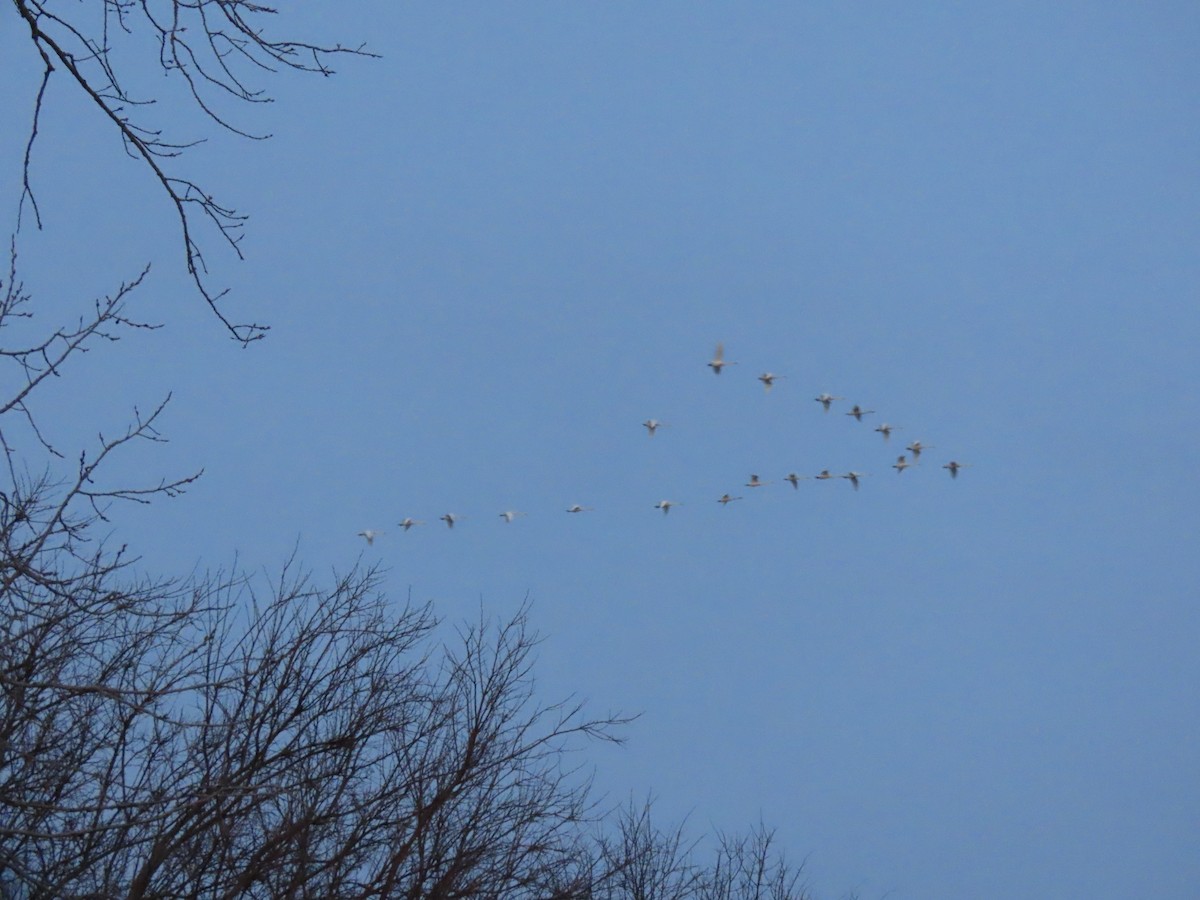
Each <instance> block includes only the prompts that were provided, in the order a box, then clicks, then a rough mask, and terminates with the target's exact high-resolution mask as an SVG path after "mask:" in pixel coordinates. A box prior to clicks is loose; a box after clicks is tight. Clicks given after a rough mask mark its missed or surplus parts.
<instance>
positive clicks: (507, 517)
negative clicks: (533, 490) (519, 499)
mask: <svg viewBox="0 0 1200 900" xmlns="http://www.w3.org/2000/svg"><path fill="white" fill-rule="evenodd" d="M523 515H525V513H523V512H519V511H518V510H515V509H509V510H505V511H504V512H502V513H500V518H502V519H503V520H504V521H505V522H510V523H511V522H512V520H513V519H515V518H517V517H518V516H523Z"/></svg>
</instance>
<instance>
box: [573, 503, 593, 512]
mask: <svg viewBox="0 0 1200 900" xmlns="http://www.w3.org/2000/svg"><path fill="white" fill-rule="evenodd" d="M591 509H592V508H591V507H590V506H580V505H579V504H578V503H575V504H572V505H571V506H568V507H567V512H569V513H581V512H591Z"/></svg>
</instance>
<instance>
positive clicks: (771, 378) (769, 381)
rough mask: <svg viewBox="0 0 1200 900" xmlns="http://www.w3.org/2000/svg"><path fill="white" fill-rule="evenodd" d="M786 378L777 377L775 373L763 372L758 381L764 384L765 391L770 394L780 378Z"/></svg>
mask: <svg viewBox="0 0 1200 900" xmlns="http://www.w3.org/2000/svg"><path fill="white" fill-rule="evenodd" d="M786 377H787V376H785V375H776V374H775V373H774V372H763V373H762V374H761V375H759V376H758V380H759V381H761V382H762V383H763V390H764V391H767V392H768V393H769V392H770V390H771V387H772V386H773V385H774V384H775V382H776V381H778V380H779V379H780V378H786Z"/></svg>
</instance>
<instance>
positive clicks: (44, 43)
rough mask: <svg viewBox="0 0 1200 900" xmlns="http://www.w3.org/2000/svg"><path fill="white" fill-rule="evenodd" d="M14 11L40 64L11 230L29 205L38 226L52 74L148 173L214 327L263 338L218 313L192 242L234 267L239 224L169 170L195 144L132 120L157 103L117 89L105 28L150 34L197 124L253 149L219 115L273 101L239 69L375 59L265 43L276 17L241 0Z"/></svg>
mask: <svg viewBox="0 0 1200 900" xmlns="http://www.w3.org/2000/svg"><path fill="white" fill-rule="evenodd" d="M12 3H13V6H14V8H15V9H16V11H17V13H18V14H19V15H20V16H21V18H22V19H23V20H24V22H25V23H26V25H27V27H28V28H29V34H30V39H31V40H32V42H33V44H34V46H35V48H36V49H37V52H38V54H39V56H40V58H41V59H42V63H43V72H42V80H41V85H40V86H39V89H38V91H37V95H36V99H35V101H34V110H33V121H32V126H31V128H30V135H29V141H28V143H27V144H26V151H25V160H24V166H23V172H22V176H23V189H22V193H21V202H20V204H19V206H18V227H19V225H20V211H21V210H22V209H23V208H24V204H25V200H26V199H28V200H29V203H30V207H31V208H32V209H33V212H34V217H35V221H36V224H37V227H38V228H41V227H42V219H41V213H40V210H39V209H38V206H37V199H36V196H35V194H34V191H33V188H32V184H31V179H30V168H31V159H32V151H33V145H34V140H35V138H36V137H37V133H38V123H39V121H40V119H41V115H42V110H43V104H44V102H45V97H46V87H47V85H48V84H49V81H50V77H51V75H52V73H54V72H55V71H63V72H65V73H67V76H68V78H69V80H70V82H71V83H72V84H74V85H75V86H76V87H77V88H78V89H79V90H80V91H82V93H83V95H84V96H85V97H87V98H88V99H89V100H90V101H91V103H92V104H93V105H94V106H95V107H96V108H97V109H98V110H99V111H100V112H101V114H102V115H103V116H104V117H105V118H106V119H108V121H110V122H111V123H112V125H113V126H114V128H115V129H116V131H117V134H118V135H119V136H120V138H121V140H122V141H123V143H124V146H125V149H126V151H127V152H128V153H129V154H130V156H132V157H133V158H134V159H136V160H138V161H140V162H141V163H142V164H143V165H144V166H145V167H146V168H147V169H149V170H150V172H151V173H152V175H153V176H154V178H155V179H156V180H157V182H158V183H159V185H160V186H161V187H162V189H163V192H164V193H165V194H166V196H167V198H168V200H169V201H170V203H171V205H172V207H173V208H174V210H175V217H176V219H177V220H178V223H179V229H180V236H181V238H182V242H183V248H184V258H185V261H186V265H187V270H188V273H189V275H190V276H191V278H192V281H193V283H194V284H195V286H196V289H197V290H198V291H199V292H200V295H201V296H202V297H203V298H204V300H205V302H206V303H207V304H208V305H209V307H210V308H211V309H212V311H213V312H214V313H215V314H216V316H217V318H218V319H219V320H220V321H221V323H222V324H223V325H224V326H225V328H226V329H227V330H228V331H229V333H230V334H231V335H232V336H233V337H234V338H235V339H236V340H238V341H240V342H242V343H243V344H245V343H249V342H251V341H254V340H257V339H259V338H261V337H263V336H264V335H265V333H266V330H267V327H266V326H265V325H262V324H259V323H244V324H239V323H235V322H233V321H232V320H231V319H229V318H228V317H227V316H226V315H225V313H224V312H223V311H222V309H221V308H220V307H221V303H220V301H221V300H222V299H223V298H224V296H225V295H226V294H227V293H228V289H220V290H218V289H215V288H213V287H212V286H211V285H210V284H209V282H208V278H207V276H208V268H207V265H206V263H205V260H204V254H203V251H202V243H203V241H202V239H201V237H199V234H198V226H199V225H200V224H201V223H204V222H207V224H208V225H209V226H211V227H212V229H213V230H214V231H215V233H216V235H217V236H219V238H220V239H221V240H222V241H223V242H224V243H225V244H226V245H227V246H228V247H229V248H230V249H231V250H232V251H233V252H234V253H235V254H236V255H237V257H238V258H239V259H240V258H242V251H241V248H240V246H239V244H240V241H241V229H242V226H243V225H244V223H245V221H246V216H245V215H242V214H239V213H238V212H237V211H236V209H234V208H233V207H230V206H226V205H224V204H222V203H220V202H218V201H217V200H216V199H215V198H214V197H213V195H212V194H211V193H209V192H208V191H207V190H206V189H204V188H203V187H202V186H200V185H199V184H197V183H196V182H194V181H192V180H191V179H189V178H186V177H183V176H180V175H178V174H174V173H173V172H172V171H170V169H171V166H172V163H173V161H174V160H175V159H176V158H177V157H179V155H180V154H181V153H182V152H183V151H184V150H186V149H187V148H188V147H191V146H194V145H195V144H196V143H199V140H193V141H182V142H180V141H171V140H167V139H166V138H165V137H164V136H163V134H162V132H161V131H159V130H156V129H153V128H150V127H148V126H147V125H146V124H144V122H142V121H140V120H139V119H138V118H135V113H137V112H138V111H139V110H141V109H144V108H145V107H146V106H148V105H151V104H153V103H154V102H155V101H154V100H153V99H152V98H151V99H139V98H137V97H134V96H132V95H131V94H130V93H129V92H128V91H127V90H126V89H125V88H124V87H123V85H122V82H123V79H122V78H120V77H119V72H120V71H121V70H122V68H123V66H124V65H125V64H124V62H123V60H124V57H123V55H122V53H123V52H129V51H128V49H127V48H126V49H124V50H123V51H121V52H116V53H114V52H113V51H114V44H113V42H112V41H111V38H112V35H110V28H112V29H116V30H118V31H119V32H121V33H122V34H123V35H124V36H128V37H130V38H136V37H141V36H143V35H148V36H149V37H150V38H151V40H153V41H154V42H155V43H156V44H157V48H158V64H159V65H160V66H161V68H162V70H163V71H164V73H166V74H167V75H175V76H178V77H181V78H182V79H183V80H184V82H185V84H186V85H187V88H188V92H189V94H190V96H191V98H192V101H193V102H194V103H195V105H196V107H197V108H198V109H199V110H200V111H201V113H202V114H203V116H204V117H205V118H206V119H208V120H209V121H210V122H212V123H214V124H216V125H217V126H218V127H219V128H221V129H223V130H226V131H229V132H231V133H233V134H237V135H239V136H241V137H245V138H249V139H253V140H263V139H265V138H267V137H268V136H269V135H265V134H255V133H253V132H251V131H248V130H246V129H244V128H241V127H239V126H237V125H235V124H233V122H232V121H231V120H230V118H229V117H228V115H227V114H226V113H225V112H223V111H222V110H221V109H220V108H219V106H218V103H219V102H221V101H228V100H232V101H235V102H241V103H269V102H271V98H270V97H268V96H266V95H265V94H264V93H263V91H262V90H261V89H255V88H251V87H250V86H249V84H248V82H247V78H246V76H245V75H244V74H243V73H242V72H241V71H240V70H241V69H248V70H249V72H251V73H259V74H262V73H266V74H274V73H276V72H277V71H279V70H280V69H291V70H293V71H299V72H311V73H317V74H320V75H325V76H329V75H332V74H333V69H332V67H331V65H330V59H331V58H332V57H334V56H337V55H353V56H373V55H374V54H372V53H369V52H368V51H367V50H366V49H365V48H364V47H362V46H358V47H343V46H342V45H340V44H333V45H329V46H327V45H321V44H313V43H308V42H304V41H293V40H275V39H272V38H270V37H268V36H267V31H266V28H265V27H264V24H263V22H262V20H263V19H264V18H265V17H268V16H272V15H275V14H276V10H274V9H272V8H270V7H268V6H264V5H260V4H257V3H247V2H242V0H101V4H102V5H101V7H100V12H101V13H102V15H101V17H100V22H99V24H98V25H97V24H94V21H95V20H94V19H93V18H92V16H93V14H94V13H92V11H91V10H89V9H88V8H87V7H80V8H78V9H72V8H68V10H66V11H55V7H56V6H57V4H54V3H53V2H52V0H12ZM97 30H98V31H99V34H98V35H97V34H96V33H95V32H96V31H97ZM130 55H132V54H130ZM200 140H203V139H200Z"/></svg>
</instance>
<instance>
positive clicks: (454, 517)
mask: <svg viewBox="0 0 1200 900" xmlns="http://www.w3.org/2000/svg"><path fill="white" fill-rule="evenodd" d="M438 519H439V520H440V521H442V522H445V523H446V527H447V528H453V527H454V523H455V522H458V521H460V520H461V519H462V516H460V515H458V514H457V513H446V514H445V515H444V516H438Z"/></svg>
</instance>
